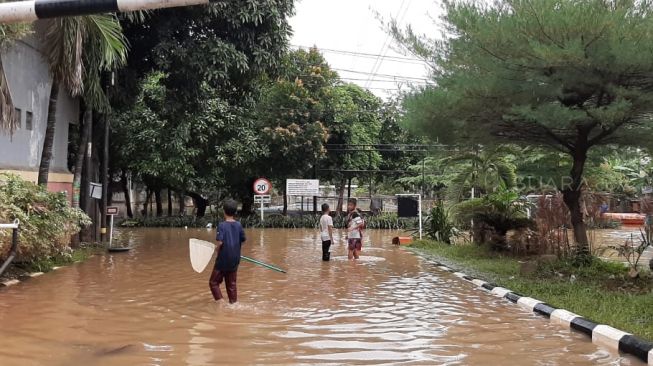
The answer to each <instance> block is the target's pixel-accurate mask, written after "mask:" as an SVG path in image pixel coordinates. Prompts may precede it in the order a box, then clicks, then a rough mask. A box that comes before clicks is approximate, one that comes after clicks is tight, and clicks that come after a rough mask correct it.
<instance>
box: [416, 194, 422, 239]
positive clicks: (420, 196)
mask: <svg viewBox="0 0 653 366" xmlns="http://www.w3.org/2000/svg"><path fill="white" fill-rule="evenodd" d="M417 211H418V215H419V240H422V195H421V194H418V195H417Z"/></svg>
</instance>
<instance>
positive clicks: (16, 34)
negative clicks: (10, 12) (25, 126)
mask: <svg viewBox="0 0 653 366" xmlns="http://www.w3.org/2000/svg"><path fill="white" fill-rule="evenodd" d="M30 30H31V26H30V25H29V24H2V25H0V50H2V51H4V50H6V49H7V48H8V47H10V46H11V45H12V44H13V43H14V42H15V41H16V40H18V39H21V38H22V37H24V36H25V35H27V34H28V33H29V32H30ZM19 123H20V121H19V119H18V116H17V115H16V111H15V109H14V104H13V102H12V100H11V93H10V92H9V84H8V83H7V78H6V76H5V71H4V67H3V66H2V60H1V59H0V133H7V132H8V133H10V134H12V133H13V132H14V131H15V130H16V128H17V127H18V125H19Z"/></svg>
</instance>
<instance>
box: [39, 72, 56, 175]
mask: <svg viewBox="0 0 653 366" xmlns="http://www.w3.org/2000/svg"><path fill="white" fill-rule="evenodd" d="M58 100H59V83H58V82H57V79H55V78H53V79H52V87H51V89H50V102H49V103H48V118H47V127H46V128H45V137H44V139H43V151H41V163H40V164H39V177H38V183H39V185H42V186H47V185H48V174H49V172H50V162H51V160H52V145H53V144H54V134H55V129H56V125H57V120H56V115H57V102H58Z"/></svg>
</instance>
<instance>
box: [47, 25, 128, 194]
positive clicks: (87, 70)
mask: <svg viewBox="0 0 653 366" xmlns="http://www.w3.org/2000/svg"><path fill="white" fill-rule="evenodd" d="M43 43H44V45H45V56H46V59H47V61H48V64H49V66H50V73H51V76H52V84H51V89H50V100H49V103H48V114H47V125H46V126H47V127H46V130H45V136H44V140H43V149H42V152H41V162H40V165H39V176H38V183H39V184H40V185H47V183H48V173H49V171H50V161H51V160H52V144H53V142H54V135H55V128H56V113H57V103H58V102H59V89H60V86H63V88H64V89H65V90H67V91H68V92H70V93H71V94H72V95H73V96H81V95H82V94H83V92H84V91H85V85H84V82H85V81H87V85H86V91H87V94H86V95H87V97H88V102H89V104H93V103H95V104H98V105H100V104H101V103H103V101H104V99H103V97H102V91H101V87H100V83H99V80H100V75H99V73H100V71H102V70H107V69H111V68H113V67H115V66H117V65H119V64H121V63H123V62H124V61H125V60H126V58H127V43H126V40H125V38H124V37H123V34H122V29H121V26H120V23H119V22H118V19H117V18H116V17H115V16H114V15H88V16H82V17H63V18H55V19H52V20H48V21H47V26H46V30H45V33H44V34H43Z"/></svg>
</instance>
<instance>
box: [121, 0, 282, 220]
mask: <svg viewBox="0 0 653 366" xmlns="http://www.w3.org/2000/svg"><path fill="white" fill-rule="evenodd" d="M292 12H293V2H292V1H291V0H254V1H251V0H247V1H246V0H236V1H229V2H216V3H213V4H212V5H209V6H202V7H188V8H180V9H163V10H158V11H153V12H151V13H150V14H149V15H148V16H147V17H146V19H145V21H144V22H139V23H134V22H125V23H124V24H125V29H126V31H125V33H126V36H127V38H128V39H129V41H130V44H131V45H132V48H133V52H130V58H129V62H128V66H127V67H126V68H125V69H123V70H122V71H121V75H120V80H122V81H123V83H122V84H121V85H120V92H119V93H116V95H114V97H115V99H114V100H113V101H114V103H116V104H118V105H120V109H121V111H123V112H124V111H127V112H128V111H129V110H130V109H133V108H136V109H139V108H140V109H142V108H141V107H139V106H138V105H136V106H135V105H134V101H138V100H139V94H140V91H141V88H142V85H143V84H144V83H143V82H144V80H143V78H144V75H151V74H153V73H161V74H162V75H165V77H163V78H161V79H160V86H161V87H163V91H164V95H163V99H162V102H163V103H162V105H160V106H154V105H152V104H150V105H149V108H150V109H151V112H153V113H155V115H156V119H157V120H158V121H159V122H157V123H165V124H166V126H167V128H168V129H170V130H171V131H184V133H183V134H179V135H174V134H168V135H166V136H161V137H162V138H163V139H166V141H168V143H169V144H172V145H178V146H179V147H182V148H183V147H187V148H188V149H189V150H190V151H194V155H193V156H192V157H191V156H188V155H182V157H185V158H184V159H183V160H184V166H185V169H186V170H185V171H184V172H183V174H181V175H180V176H179V177H177V178H175V179H173V180H171V179H167V178H169V177H166V175H169V174H168V173H167V172H166V171H165V170H163V171H161V176H160V178H161V179H163V180H164V181H165V182H167V183H166V184H171V185H172V186H171V187H168V188H172V189H175V190H177V191H180V192H183V193H185V194H188V195H190V196H191V197H193V199H194V200H195V203H196V205H197V207H198V214H200V215H201V214H203V211H204V209H205V208H206V205H207V204H208V203H209V202H208V200H209V199H210V198H218V197H220V196H222V195H226V194H227V193H225V192H231V194H232V195H234V196H235V197H238V198H241V199H242V198H245V197H249V196H250V194H249V193H250V192H251V185H250V186H249V187H248V184H247V181H248V180H249V179H250V177H249V176H250V175H251V174H252V171H253V169H254V166H253V165H254V164H252V162H251V161H252V159H256V157H258V156H260V155H261V154H262V153H263V152H262V150H263V147H262V144H261V143H260V141H259V140H258V137H259V131H258V130H257V129H258V128H259V126H258V125H256V124H255V118H253V116H252V115H251V113H250V112H249V111H250V110H252V109H253V107H254V105H255V104H256V102H257V101H258V100H259V99H260V97H261V93H260V90H261V88H262V86H263V85H264V80H266V77H267V76H269V77H275V75H276V74H277V71H278V69H279V68H280V65H281V62H282V60H283V55H284V53H285V51H286V47H287V42H288V38H289V35H290V27H289V25H288V21H287V17H288V16H290V15H291V14H292ZM137 104H138V103H137ZM163 121H164V122H163ZM123 122H126V123H123V124H122V125H121V126H118V127H117V129H116V130H115V131H114V133H116V134H118V135H121V136H122V138H123V140H125V139H127V140H128V139H129V134H130V133H136V132H137V130H138V129H137V128H135V127H134V128H132V127H130V126H128V124H131V123H132V122H130V121H128V120H123ZM172 145H171V146H172ZM114 153H117V151H114ZM120 161H122V162H125V161H126V160H125V159H122V160H116V161H115V162H116V164H120V166H117V167H114V170H120V171H123V172H124V171H130V172H131V173H132V175H133V176H136V177H143V174H141V173H142V172H139V171H138V170H140V169H141V167H139V166H135V165H134V164H131V163H129V162H128V161H127V162H126V163H120ZM128 163H129V164H128ZM173 172H174V171H173ZM170 173H172V172H170ZM246 187H247V188H246ZM245 192H246V193H247V194H245Z"/></svg>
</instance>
